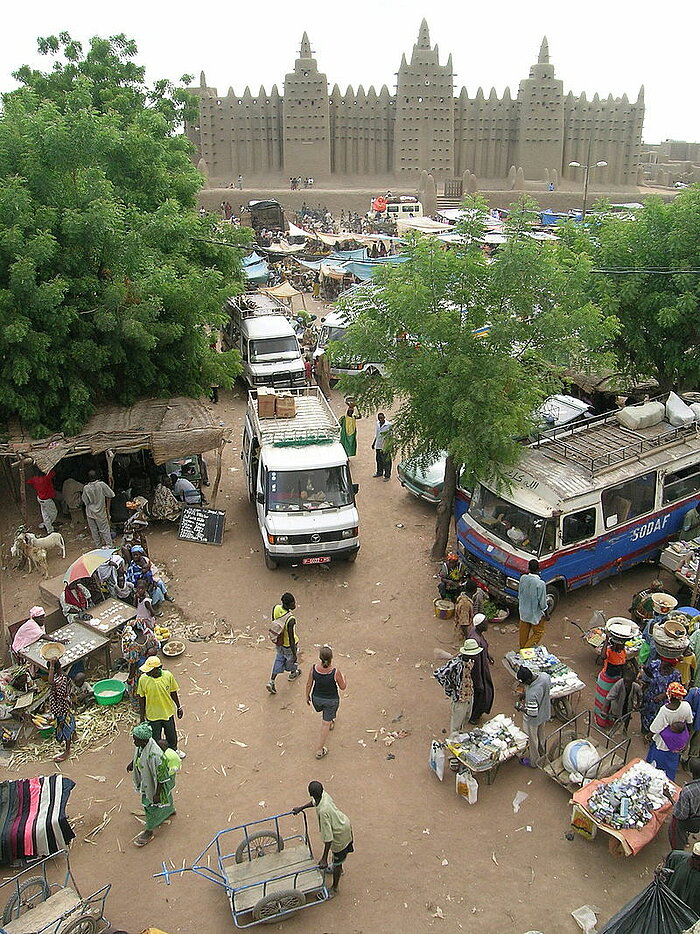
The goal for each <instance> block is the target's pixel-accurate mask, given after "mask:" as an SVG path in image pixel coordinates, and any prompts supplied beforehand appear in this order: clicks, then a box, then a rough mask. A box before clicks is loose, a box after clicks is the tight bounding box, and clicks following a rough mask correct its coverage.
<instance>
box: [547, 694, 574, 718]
mask: <svg viewBox="0 0 700 934" xmlns="http://www.w3.org/2000/svg"><path fill="white" fill-rule="evenodd" d="M552 709H553V710H554V715H555V717H556V718H557V720H561V722H562V723H568V722H569V720H572V719H573V716H574V711H573V708H572V706H571V701H570V700H569V698H568V697H557V698H554V699H553V700H552Z"/></svg>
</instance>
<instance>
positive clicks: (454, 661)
mask: <svg viewBox="0 0 700 934" xmlns="http://www.w3.org/2000/svg"><path fill="white" fill-rule="evenodd" d="M481 652H483V649H482V647H481V646H480V645H479V643H478V642H477V641H476V639H466V640H465V642H464V645H463V646H462V648H461V649H460V650H459V653H458V654H457V655H455V657H454V658H451V659H450V660H449V661H448V662H446V664H444V665H443V666H442V668H438V670H437V671H434V672H433V677H434V678H435V680H436V681H437V682H438V684H440V685H442V689H443V690H444V692H445V696H446V697H449V698H450V701H451V702H452V713H451V717H450V735H454V734H455V733H464V732H465V730H466V729H467V724H468V723H469V718H470V717H471V715H472V708H473V706H474V659H475V658H476V656H477V655H479V654H480V653H481Z"/></svg>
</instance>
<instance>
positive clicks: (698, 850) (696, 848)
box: [693, 840, 700, 856]
mask: <svg viewBox="0 0 700 934" xmlns="http://www.w3.org/2000/svg"><path fill="white" fill-rule="evenodd" d="M693 856H700V840H699V841H698V842H697V843H695V844H693Z"/></svg>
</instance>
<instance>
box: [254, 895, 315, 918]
mask: <svg viewBox="0 0 700 934" xmlns="http://www.w3.org/2000/svg"><path fill="white" fill-rule="evenodd" d="M305 904H306V899H305V898H304V896H303V895H302V893H301V892H298V891H297V890H296V889H284V890H283V891H282V892H273V893H272V894H271V895H266V896H265V897H264V898H261V899H260V900H259V901H257V902H256V903H255V904H254V905H253V920H254V921H274V920H275V918H276V917H277V916H278V915H281V914H282V912H283V911H296V909H297V908H303V906H304V905H305Z"/></svg>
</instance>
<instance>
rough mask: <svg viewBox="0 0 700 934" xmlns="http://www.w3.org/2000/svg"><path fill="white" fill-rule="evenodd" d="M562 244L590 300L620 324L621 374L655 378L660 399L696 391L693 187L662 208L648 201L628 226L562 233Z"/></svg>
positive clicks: (698, 344) (699, 219)
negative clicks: (587, 279)
mask: <svg viewBox="0 0 700 934" xmlns="http://www.w3.org/2000/svg"><path fill="white" fill-rule="evenodd" d="M600 207H601V208H605V207H606V205H605V204H602V205H600ZM563 236H564V238H565V239H566V242H567V244H568V245H569V246H570V247H571V248H572V249H576V250H583V251H585V252H586V253H587V254H588V255H589V256H590V258H591V261H592V264H593V269H594V271H595V275H593V276H592V277H591V288H590V295H591V297H592V299H593V300H594V301H595V302H596V303H597V304H598V305H599V306H600V308H601V309H602V310H603V311H604V312H605V313H607V314H609V315H614V316H615V317H616V318H617V319H618V321H619V323H620V328H619V332H618V334H617V338H616V341H615V351H616V354H617V357H618V360H619V361H620V364H621V365H622V366H623V367H624V369H625V371H626V372H627V373H629V374H630V375H631V376H634V377H637V378H639V377H650V376H651V377H654V378H655V379H656V380H657V381H658V383H659V388H660V390H661V391H662V392H665V391H667V390H669V389H674V388H675V389H697V388H698V386H700V316H699V315H698V311H699V310H700V308H699V306H700V274H699V273H698V270H700V186H695V187H694V188H691V189H689V190H687V191H683V192H682V193H681V194H679V195H678V196H677V197H676V198H675V199H674V200H673V201H671V202H669V203H665V202H663V201H662V200H661V199H660V198H658V197H653V198H649V199H648V200H647V201H645V203H644V208H643V210H641V211H639V212H638V213H637V214H636V216H635V217H634V218H633V219H629V218H622V217H619V216H616V215H614V214H611V213H602V214H601V215H600V216H599V217H598V219H597V220H596V219H593V220H591V222H590V224H589V226H588V227H587V228H586V229H581V228H580V227H577V226H574V225H567V229H566V230H565V231H564V232H563ZM635 270H639V272H635ZM673 270H687V272H679V273H678V274H676V275H674V274H673Z"/></svg>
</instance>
